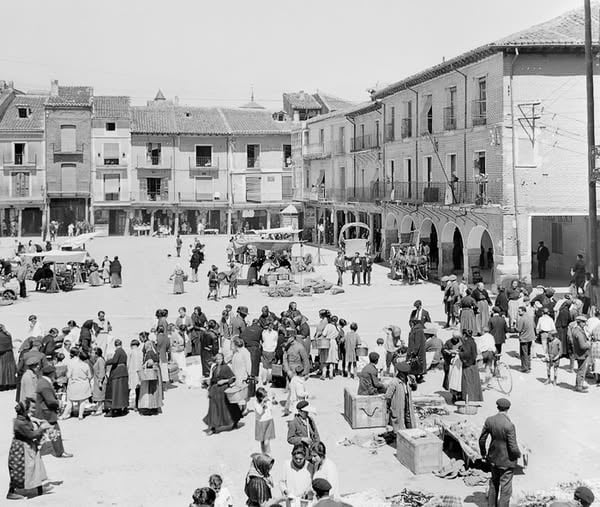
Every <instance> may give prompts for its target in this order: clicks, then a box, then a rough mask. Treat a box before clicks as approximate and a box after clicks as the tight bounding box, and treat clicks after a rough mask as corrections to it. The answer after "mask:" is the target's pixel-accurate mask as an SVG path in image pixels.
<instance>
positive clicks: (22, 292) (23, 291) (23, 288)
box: [17, 259, 27, 298]
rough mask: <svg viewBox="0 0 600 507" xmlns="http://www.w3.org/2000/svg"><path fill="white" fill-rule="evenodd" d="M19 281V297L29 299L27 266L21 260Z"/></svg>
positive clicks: (18, 270)
mask: <svg viewBox="0 0 600 507" xmlns="http://www.w3.org/2000/svg"><path fill="white" fill-rule="evenodd" d="M17 264H18V267H17V281H18V282H19V297H22V298H26V297H27V285H26V283H27V282H26V281H25V280H27V266H25V264H23V263H22V262H21V259H19V260H18V261H17Z"/></svg>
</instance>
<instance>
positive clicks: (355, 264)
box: [351, 252, 362, 286]
mask: <svg viewBox="0 0 600 507" xmlns="http://www.w3.org/2000/svg"><path fill="white" fill-rule="evenodd" d="M351 266H352V285H355V282H356V285H359V286H360V271H361V268H362V261H361V260H360V254H359V253H358V252H356V253H355V254H354V257H352V261H351Z"/></svg>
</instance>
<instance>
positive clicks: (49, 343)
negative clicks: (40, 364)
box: [40, 327, 58, 361]
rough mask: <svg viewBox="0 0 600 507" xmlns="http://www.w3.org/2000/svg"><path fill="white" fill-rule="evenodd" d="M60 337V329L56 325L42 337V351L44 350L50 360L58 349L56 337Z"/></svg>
mask: <svg viewBox="0 0 600 507" xmlns="http://www.w3.org/2000/svg"><path fill="white" fill-rule="evenodd" d="M57 338H58V329H56V328H55V327H52V328H50V330H49V331H48V334H47V335H46V336H44V337H43V338H42V348H41V349H40V352H43V353H44V354H45V355H46V357H47V358H48V360H50V361H51V360H52V359H53V358H54V352H55V350H56V348H57V347H56V339H57Z"/></svg>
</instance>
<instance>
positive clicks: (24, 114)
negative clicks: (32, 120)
mask: <svg viewBox="0 0 600 507" xmlns="http://www.w3.org/2000/svg"><path fill="white" fill-rule="evenodd" d="M29 113H30V111H29V109H28V108H26V107H19V108H18V114H19V118H29Z"/></svg>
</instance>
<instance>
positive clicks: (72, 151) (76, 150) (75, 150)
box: [52, 143, 83, 155]
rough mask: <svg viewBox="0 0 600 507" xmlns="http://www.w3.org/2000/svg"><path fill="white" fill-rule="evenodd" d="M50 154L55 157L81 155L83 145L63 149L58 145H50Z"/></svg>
mask: <svg viewBox="0 0 600 507" xmlns="http://www.w3.org/2000/svg"><path fill="white" fill-rule="evenodd" d="M52 153H54V154H55V155H83V144H75V145H74V146H68V147H65V148H63V146H62V145H60V144H55V143H52Z"/></svg>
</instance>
